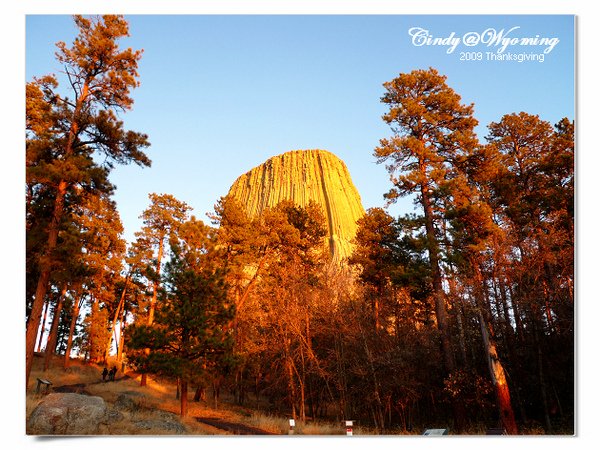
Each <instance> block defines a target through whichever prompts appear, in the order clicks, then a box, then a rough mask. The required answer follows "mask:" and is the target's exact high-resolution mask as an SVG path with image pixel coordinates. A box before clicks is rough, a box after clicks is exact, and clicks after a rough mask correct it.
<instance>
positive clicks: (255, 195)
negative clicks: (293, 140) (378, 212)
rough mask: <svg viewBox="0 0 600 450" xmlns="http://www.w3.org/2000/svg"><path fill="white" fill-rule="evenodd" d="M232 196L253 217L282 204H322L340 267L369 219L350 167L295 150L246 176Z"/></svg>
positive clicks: (321, 155) (333, 158)
mask: <svg viewBox="0 0 600 450" xmlns="http://www.w3.org/2000/svg"><path fill="white" fill-rule="evenodd" d="M229 195H231V196H233V197H235V198H237V199H238V200H239V201H240V202H241V203H242V204H243V205H244V206H245V207H246V211H247V213H248V214H249V215H250V216H251V217H257V216H259V215H260V214H261V213H262V211H264V209H265V208H269V207H273V206H276V205H277V204H278V203H279V202H280V201H282V200H291V201H293V202H294V203H296V204H297V205H300V206H306V205H307V204H308V203H309V202H310V201H311V200H312V201H314V202H315V203H317V204H319V205H320V206H321V207H322V209H323V213H324V215H325V218H326V220H327V227H328V231H329V245H330V250H331V253H332V256H333V258H334V260H336V261H341V260H343V259H344V258H347V257H348V256H350V255H351V253H352V250H353V245H352V240H353V239H354V236H355V235H356V228H357V226H356V221H357V220H358V219H359V218H360V217H362V216H363V215H364V213H365V211H364V208H363V206H362V203H361V200H360V195H359V193H358V191H357V190H356V188H355V187H354V184H353V183H352V179H351V178H350V173H349V172H348V169H347V168H346V165H345V164H344V162H343V161H342V160H341V159H339V158H338V157H337V156H335V155H334V154H332V153H330V152H327V151H324V150H294V151H290V152H287V153H284V154H282V155H278V156H274V157H272V158H270V159H268V160H267V161H266V162H264V163H263V164H261V165H260V166H258V167H255V168H254V169H252V170H250V171H249V172H248V173H245V174H244V175H242V176H240V177H239V178H238V179H237V180H236V181H235V182H234V183H233V186H231V189H230V190H229Z"/></svg>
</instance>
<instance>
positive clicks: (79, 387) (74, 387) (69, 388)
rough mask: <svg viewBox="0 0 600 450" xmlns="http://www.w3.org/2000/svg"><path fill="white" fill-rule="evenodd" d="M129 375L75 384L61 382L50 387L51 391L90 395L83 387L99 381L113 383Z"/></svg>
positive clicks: (126, 378)
mask: <svg viewBox="0 0 600 450" xmlns="http://www.w3.org/2000/svg"><path fill="white" fill-rule="evenodd" d="M128 379H129V377H128V376H127V375H124V376H122V377H121V378H115V379H114V380H113V381H102V380H98V381H94V382H93V383H87V384H86V383H75V384H63V385H62V386H56V387H54V388H52V392H62V393H64V392H72V393H74V394H83V395H92V394H91V393H90V392H89V391H87V390H86V389H85V387H86V386H89V385H92V384H100V383H114V382H117V381H122V380H128Z"/></svg>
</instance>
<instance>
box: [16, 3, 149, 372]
mask: <svg viewBox="0 0 600 450" xmlns="http://www.w3.org/2000/svg"><path fill="white" fill-rule="evenodd" d="M74 19H75V24H76V25H77V27H78V29H79V34H78V36H77V37H76V38H75V40H74V42H73V45H72V47H67V45H66V44H65V43H64V42H59V43H58V44H57V47H58V51H57V53H56V58H57V61H58V62H59V63H60V64H61V65H62V66H63V67H64V70H65V74H66V77H67V79H68V85H69V86H68V89H69V90H70V92H71V95H72V97H69V96H63V95H61V94H60V91H59V90H58V81H57V78H56V77H55V76H53V75H49V76H45V77H42V78H36V79H34V81H32V82H30V83H28V85H27V91H26V92H27V109H26V115H27V117H26V119H27V156H26V162H27V183H28V192H30V193H34V194H35V193H36V192H39V191H49V197H50V198H51V199H52V200H51V201H50V203H51V205H52V206H51V210H52V213H51V214H50V215H49V217H50V219H49V223H48V227H47V238H46V240H45V246H44V249H43V251H42V253H41V256H40V260H39V273H38V281H37V285H36V289H35V294H34V299H33V303H32V306H31V313H30V316H29V320H28V323H27V333H26V381H28V380H29V374H30V372H31V366H32V362H33V350H34V346H35V339H36V334H37V330H38V326H39V322H40V316H41V311H42V307H43V304H44V300H45V296H46V291H47V289H48V283H49V281H50V275H51V272H52V258H53V254H54V251H55V249H56V247H57V245H58V236H59V231H60V228H61V223H62V221H63V216H64V214H65V207H66V205H67V204H68V200H69V196H70V195H71V193H72V192H73V189H74V187H75V186H76V185H78V184H84V185H86V186H87V187H88V188H89V189H97V190H104V191H110V189H111V188H112V187H111V186H110V183H108V180H107V175H108V172H109V171H110V169H111V168H112V167H113V166H114V164H115V163H118V164H126V163H130V162H134V163H136V164H139V165H141V166H149V165H150V160H149V159H148V157H147V156H146V155H145V154H144V153H143V151H142V150H143V149H144V148H145V147H147V146H148V145H149V144H148V141H147V137H146V136H145V135H143V134H140V133H137V132H134V131H126V130H124V128H123V123H122V122H121V121H120V120H118V118H117V115H116V112H117V111H126V110H128V109H130V108H131V106H132V104H133V99H132V98H131V96H130V93H131V90H132V89H133V88H135V87H137V86H138V84H139V83H138V81H137V77H138V73H137V64H138V61H139V59H140V58H141V51H133V50H131V49H127V50H121V49H120V48H119V46H118V43H117V41H118V40H119V39H120V38H123V37H125V36H128V24H127V22H126V21H125V20H124V18H123V17H122V16H116V15H107V16H102V17H97V18H91V19H88V18H84V17H82V16H75V18H74ZM94 154H100V155H104V156H106V158H107V159H106V162H105V165H104V166H102V167H101V166H98V165H97V164H96V163H95V162H94V160H93V158H92V156H93V155H94Z"/></svg>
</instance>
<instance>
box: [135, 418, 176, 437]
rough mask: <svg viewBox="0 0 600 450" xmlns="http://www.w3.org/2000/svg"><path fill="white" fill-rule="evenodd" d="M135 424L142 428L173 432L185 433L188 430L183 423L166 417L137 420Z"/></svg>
mask: <svg viewBox="0 0 600 450" xmlns="http://www.w3.org/2000/svg"><path fill="white" fill-rule="evenodd" d="M133 424H134V425H135V426H136V427H138V428H139V429H141V430H153V431H156V430H161V431H166V432H168V433H173V434H185V432H186V431H187V430H186V428H185V427H184V426H183V425H182V424H181V423H179V422H176V421H172V420H165V419H150V420H135V421H133Z"/></svg>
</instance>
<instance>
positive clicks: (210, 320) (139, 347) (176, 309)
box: [127, 217, 235, 416]
mask: <svg viewBox="0 0 600 450" xmlns="http://www.w3.org/2000/svg"><path fill="white" fill-rule="evenodd" d="M220 264H221V258H220V252H219V251H218V249H217V248H216V239H215V236H214V231H213V230H212V229H210V228H209V227H207V226H205V225H204V224H203V223H202V222H201V221H199V220H196V219H195V218H193V217H192V218H191V219H190V220H189V221H187V222H185V223H184V224H182V225H181V228H180V230H179V235H178V236H177V237H175V236H173V238H172V239H171V259H170V261H169V262H168V263H167V264H166V269H165V274H164V279H165V291H166V294H165V298H164V301H163V302H161V303H160V305H159V306H158V307H157V309H156V316H155V322H154V324H153V326H150V325H141V324H137V323H135V324H133V325H131V326H129V327H128V331H127V334H128V348H130V349H131V350H132V351H131V352H130V353H129V358H130V361H131V362H132V363H133V365H134V366H135V367H136V368H138V369H139V370H141V371H142V372H144V373H155V374H160V375H163V376H167V377H170V378H171V379H179V380H180V383H181V395H180V399H181V411H180V412H181V415H182V416H185V415H186V414H187V391H188V384H189V383H191V382H195V381H196V382H197V381H199V380H203V379H205V378H206V376H207V373H208V372H210V371H211V370H212V369H213V368H215V367H219V368H221V369H223V367H227V366H228V364H229V363H230V362H231V349H232V339H231V336H230V334H229V333H227V332H225V331H224V329H225V327H224V326H225V325H226V324H227V323H228V322H229V321H230V320H231V319H232V317H233V315H234V312H235V311H234V305H233V304H232V303H231V302H230V301H229V300H228V298H227V285H226V284H225V279H224V272H223V269H222V267H220ZM145 348H149V349H150V350H151V351H150V352H149V353H147V352H145V351H143V349H145Z"/></svg>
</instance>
